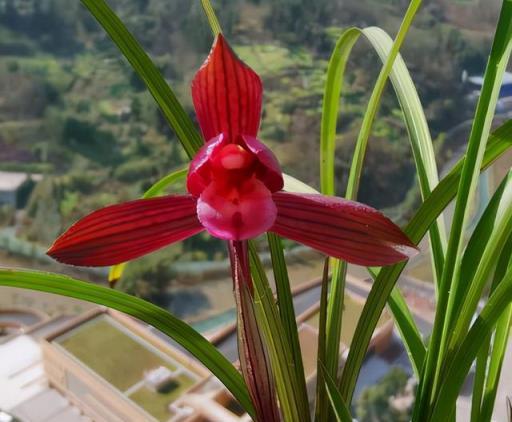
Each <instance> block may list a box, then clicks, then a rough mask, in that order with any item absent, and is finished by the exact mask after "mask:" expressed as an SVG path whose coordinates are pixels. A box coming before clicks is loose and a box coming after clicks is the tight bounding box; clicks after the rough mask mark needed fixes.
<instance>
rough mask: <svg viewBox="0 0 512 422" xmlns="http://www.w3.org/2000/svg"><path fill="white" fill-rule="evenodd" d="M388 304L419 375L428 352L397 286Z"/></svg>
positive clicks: (414, 368) (415, 371)
mask: <svg viewBox="0 0 512 422" xmlns="http://www.w3.org/2000/svg"><path fill="white" fill-rule="evenodd" d="M388 305H389V308H390V309H391V312H392V313H393V316H394V318H395V322H396V324H397V327H398V330H399V331H400V334H401V337H402V339H407V340H406V341H404V344H405V347H406V349H407V354H408V355H409V359H410V361H411V364H412V367H413V370H414V374H415V375H416V376H417V377H419V376H420V373H421V367H422V365H423V362H424V360H425V354H426V352H427V350H426V348H425V345H424V344H423V340H422V339H421V334H420V331H419V329H418V326H417V325H416V322H415V321H414V318H413V316H412V314H411V311H410V310H409V307H408V306H407V303H406V302H405V299H404V297H403V296H402V294H401V293H400V291H399V290H398V289H397V288H396V287H395V288H394V289H393V290H392V291H391V295H390V296H389V298H388Z"/></svg>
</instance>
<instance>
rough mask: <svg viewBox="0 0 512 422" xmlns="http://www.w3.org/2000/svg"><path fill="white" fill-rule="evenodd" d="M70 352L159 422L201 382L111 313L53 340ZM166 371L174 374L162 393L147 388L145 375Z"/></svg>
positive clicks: (199, 378) (101, 315)
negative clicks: (171, 407)
mask: <svg viewBox="0 0 512 422" xmlns="http://www.w3.org/2000/svg"><path fill="white" fill-rule="evenodd" d="M52 343H56V344H58V345H59V346H60V347H62V348H63V349H64V350H65V351H66V352H67V353H69V354H70V355H71V356H73V357H74V358H75V359H77V360H78V361H80V362H81V363H82V364H83V365H84V366H86V367H87V368H88V369H90V370H92V371H93V372H95V373H96V374H97V375H98V376H100V377H101V378H103V379H104V380H105V381H107V382H108V383H109V384H111V385H112V386H113V387H114V388H115V389H117V390H118V391H119V392H121V393H122V394H123V395H124V396H125V397H127V398H129V399H130V400H132V401H133V402H134V403H136V404H137V405H139V406H140V407H142V408H143V409H144V410H145V411H146V412H148V413H149V414H151V415H152V416H153V417H155V418H156V419H157V420H159V421H167V420H168V419H170V417H171V416H172V413H171V412H170V411H169V404H171V403H173V402H174V401H175V400H177V399H178V398H179V397H181V396H182V395H183V393H185V392H186V391H188V390H189V389H190V388H192V387H193V386H194V385H196V384H197V383H198V382H199V381H201V380H202V378H203V377H202V376H201V375H200V374H198V373H195V372H193V371H192V370H190V369H189V368H188V367H187V366H186V365H185V364H184V363H182V362H180V361H179V360H177V359H176V358H175V357H173V356H170V355H168V354H166V353H165V352H164V351H162V350H160V349H158V348H157V347H155V346H153V345H152V344H150V343H149V342H148V341H146V340H145V339H143V338H141V337H140V336H138V335H137V334H135V333H133V332H131V331H130V330H129V329H128V328H127V327H125V326H124V325H123V324H121V323H119V322H117V321H116V320H115V319H114V318H112V317H111V316H109V315H108V314H100V315H98V316H95V317H93V318H91V319H90V320H88V321H86V322H84V323H82V324H80V325H78V326H76V327H75V328H72V329H71V330H69V331H68V332H66V333H64V334H62V335H60V336H58V337H56V338H54V339H53V340H52ZM161 367H163V368H167V369H168V370H170V371H172V372H173V373H174V374H175V375H174V376H173V381H172V382H171V383H170V384H169V386H168V387H167V388H166V389H164V390H162V391H159V392H156V391H154V390H152V389H151V388H148V386H147V385H146V383H145V380H144V377H145V374H146V373H148V372H150V371H152V370H155V369H158V368H161Z"/></svg>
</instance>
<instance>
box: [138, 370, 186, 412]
mask: <svg viewBox="0 0 512 422" xmlns="http://www.w3.org/2000/svg"><path fill="white" fill-rule="evenodd" d="M193 385H194V380H192V379H191V378H190V377H188V376H186V375H180V376H178V377H177V378H176V382H175V383H173V384H172V385H171V387H170V388H169V389H168V391H166V392H162V393H155V392H153V391H151V390H150V389H148V388H146V387H142V388H141V389H139V390H137V391H136V392H135V393H133V394H132V395H131V396H130V399H131V400H133V401H134V402H135V403H137V404H138V405H139V406H140V407H142V408H143V409H144V410H145V411H146V412H148V413H149V414H150V415H152V416H153V417H155V418H156V419H158V420H159V421H162V422H165V421H167V420H169V419H170V417H171V416H172V413H171V411H170V410H169V404H170V403H172V402H173V401H175V400H176V399H177V398H178V397H180V396H181V395H182V394H183V393H184V392H185V391H186V390H188V389H189V388H190V387H192V386H193Z"/></svg>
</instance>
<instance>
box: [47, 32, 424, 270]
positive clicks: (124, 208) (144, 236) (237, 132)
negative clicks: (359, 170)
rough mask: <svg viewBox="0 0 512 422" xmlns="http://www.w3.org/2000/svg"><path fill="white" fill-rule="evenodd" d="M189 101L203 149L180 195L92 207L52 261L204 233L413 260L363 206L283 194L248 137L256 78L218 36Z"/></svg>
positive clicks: (98, 256)
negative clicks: (273, 238)
mask: <svg viewBox="0 0 512 422" xmlns="http://www.w3.org/2000/svg"><path fill="white" fill-rule="evenodd" d="M192 98H193V102H194V107H195V110H196V113H197V119H198V121H199V125H200V127H201V130H202V133H203V136H204V139H205V141H206V143H205V145H204V146H203V147H202V148H201V149H200V150H199V152H198V153H197V155H196V156H195V158H194V159H193V160H192V162H191V164H190V168H189V173H188V178H187V190H188V194H187V195H168V196H163V197H159V198H153V199H139V200H135V201H130V202H126V203H123V204H118V205H112V206H108V207H106V208H103V209H100V210H97V211H95V212H93V213H91V214H89V215H88V216H86V217H85V218H83V219H82V220H80V221H79V222H78V223H76V224H74V225H73V226H72V227H71V228H70V229H69V230H67V231H66V232H65V233H64V234H63V235H62V236H60V237H59V238H58V239H57V240H56V241H55V243H54V244H53V246H52V247H51V248H50V250H49V251H48V254H49V255H50V256H52V257H53V258H55V259H56V260H58V261H61V262H64V263H67V264H73V265H82V266H107V265H113V264H117V263H120V262H125V261H129V260H131V259H134V258H137V257H140V256H142V255H145V254H147V253H150V252H153V251H155V250H157V249H159V248H161V247H163V246H166V245H169V244H171V243H174V242H177V241H180V240H183V239H186V238H188V237H190V236H192V235H195V234H197V233H199V232H200V231H202V230H207V231H208V232H209V233H210V234H211V235H212V236H215V237H218V238H221V239H226V240H233V241H238V240H247V239H250V238H254V237H256V236H258V235H260V234H262V233H265V232H266V231H272V232H274V233H277V234H279V235H281V236H283V237H287V238H289V239H292V240H295V241H297V242H300V243H303V244H304V245H308V246H311V247H312V248H315V249H317V250H319V251H321V252H323V253H325V254H327V255H329V256H332V257H336V258H340V259H344V260H346V261H349V262H351V263H354V264H358V265H365V266H383V265H389V264H394V263H396V262H399V261H402V260H405V259H407V258H409V257H411V256H412V255H415V254H416V253H417V250H416V247H415V246H414V245H413V244H412V243H411V241H410V240H409V239H408V238H407V237H406V236H405V234H404V233H403V232H402V231H401V230H400V228H398V227H397V226H396V225H395V224H394V223H393V222H391V221H390V220H389V219H388V218H386V217H385V216H384V215H382V214H381V213H380V212H378V211H376V210H375V209H373V208H371V207H368V206H366V205H363V204H360V203H357V202H353V201H348V200H344V199H341V198H335V197H327V196H323V195H320V194H297V193H288V192H284V191H282V188H283V176H282V172H281V168H280V167H279V163H278V162H277V160H276V158H275V156H274V154H273V153H272V151H270V149H268V148H267V147H266V146H265V145H264V144H263V143H261V142H260V141H259V140H258V139H257V138H256V136H257V132H258V127H259V124H260V115H261V100H262V84H261V80H260V78H259V77H258V75H257V74H256V73H255V72H254V71H253V70H252V69H250V68H249V67H248V66H247V65H245V63H243V62H242V61H240V60H239V59H238V58H237V57H236V56H235V55H234V53H233V51H232V50H231V48H230V47H229V45H228V44H227V42H226V41H225V39H224V37H223V36H222V35H219V36H218V37H217V39H216V42H215V44H214V46H213V48H212V51H211V52H210V55H209V56H208V58H207V60H206V61H205V63H204V64H203V66H202V67H201V69H200V70H199V71H198V72H197V74H196V76H195V78H194V80H193V81H192Z"/></svg>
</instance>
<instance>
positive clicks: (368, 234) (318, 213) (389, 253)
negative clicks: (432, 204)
mask: <svg viewBox="0 0 512 422" xmlns="http://www.w3.org/2000/svg"><path fill="white" fill-rule="evenodd" d="M273 198H274V202H275V204H276V206H277V218H276V221H275V223H274V226H273V227H272V229H271V231H273V232H275V233H277V234H279V235H281V236H283V237H287V238H289V239H292V240H295V241H297V242H300V243H303V244H305V245H308V246H311V247H312V248H315V249H317V250H319V251H321V252H323V253H325V254H327V255H329V256H332V257H335V258H340V259H343V260H345V261H348V262H351V263H353V264H358V265H365V266H384V265H390V264H394V263H397V262H400V261H403V260H405V259H408V258H410V257H412V256H414V255H416V254H417V253H418V250H417V249H416V246H415V245H414V244H413V243H412V242H411V241H410V240H409V239H408V238H407V236H406V235H405V234H404V233H403V232H402V231H401V230H400V228H399V227H398V226H397V225H396V224H395V223H393V222H392V221H391V220H390V219H388V218H387V217H385V216H384V215H383V214H381V213H380V212H379V211H377V210H375V209H373V208H371V207H369V206H366V205H363V204H360V203H358V202H353V201H348V200H345V199H341V198H334V197H328V196H324V195H316V194H293V193H286V192H277V193H275V194H274V195H273Z"/></svg>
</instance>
